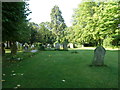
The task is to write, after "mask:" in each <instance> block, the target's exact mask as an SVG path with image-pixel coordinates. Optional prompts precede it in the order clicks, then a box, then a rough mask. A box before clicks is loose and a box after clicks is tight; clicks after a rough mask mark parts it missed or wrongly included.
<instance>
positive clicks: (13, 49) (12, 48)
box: [10, 41, 17, 55]
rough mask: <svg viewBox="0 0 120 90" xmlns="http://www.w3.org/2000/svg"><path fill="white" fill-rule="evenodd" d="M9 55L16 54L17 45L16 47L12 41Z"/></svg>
mask: <svg viewBox="0 0 120 90" xmlns="http://www.w3.org/2000/svg"><path fill="white" fill-rule="evenodd" d="M10 47H11V54H13V55H15V54H16V53H17V45H16V42H15V41H13V42H11V46H10Z"/></svg>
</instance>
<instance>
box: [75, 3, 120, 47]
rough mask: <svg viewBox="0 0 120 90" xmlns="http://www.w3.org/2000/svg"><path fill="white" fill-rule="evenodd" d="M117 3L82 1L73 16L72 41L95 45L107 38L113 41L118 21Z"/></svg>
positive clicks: (119, 19)
mask: <svg viewBox="0 0 120 90" xmlns="http://www.w3.org/2000/svg"><path fill="white" fill-rule="evenodd" d="M118 5H119V2H82V3H81V4H80V5H79V7H78V8H77V9H75V14H74V16H73V21H74V22H73V30H74V32H75V34H74V35H75V37H74V38H73V39H75V40H74V41H76V42H77V43H81V44H84V43H93V44H96V45H103V42H105V39H108V38H111V39H109V40H110V41H109V42H112V41H114V38H115V37H114V36H116V35H117V34H118V24H119V23H120V16H119V9H120V7H118ZM113 37H114V38H113ZM115 39H117V40H115V41H118V40H119V39H118V37H116V38H115Z"/></svg>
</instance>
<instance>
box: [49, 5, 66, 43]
mask: <svg viewBox="0 0 120 90" xmlns="http://www.w3.org/2000/svg"><path fill="white" fill-rule="evenodd" d="M50 15H51V28H52V31H53V33H55V35H56V36H57V41H59V42H61V41H62V38H63V37H64V31H65V28H66V27H67V26H66V24H65V22H64V19H63V17H62V12H61V11H60V9H59V7H58V6H56V5H55V6H54V7H53V9H52V11H51V14H50Z"/></svg>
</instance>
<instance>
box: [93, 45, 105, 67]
mask: <svg viewBox="0 0 120 90" xmlns="http://www.w3.org/2000/svg"><path fill="white" fill-rule="evenodd" d="M105 52H106V50H105V48H104V47H102V46H99V47H97V48H96V49H95V50H94V59H93V62H92V65H95V66H102V65H104V57H105Z"/></svg>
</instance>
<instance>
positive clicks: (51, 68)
mask: <svg viewBox="0 0 120 90" xmlns="http://www.w3.org/2000/svg"><path fill="white" fill-rule="evenodd" d="M71 52H72V50H69V51H41V52H39V53H38V54H36V55H35V56H33V57H29V58H26V59H23V60H22V61H20V62H10V63H7V65H6V64H5V65H4V66H3V74H5V75H3V80H5V81H3V88H14V87H16V86H17V85H19V86H20V87H19V88H117V87H118V51H115V50H114V51H112V50H108V51H107V52H106V56H105V64H106V65H107V67H89V65H90V64H91V62H92V59H93V53H94V51H93V50H77V52H78V53H71ZM4 63H6V62H3V64H4ZM13 74H15V75H13Z"/></svg>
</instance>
